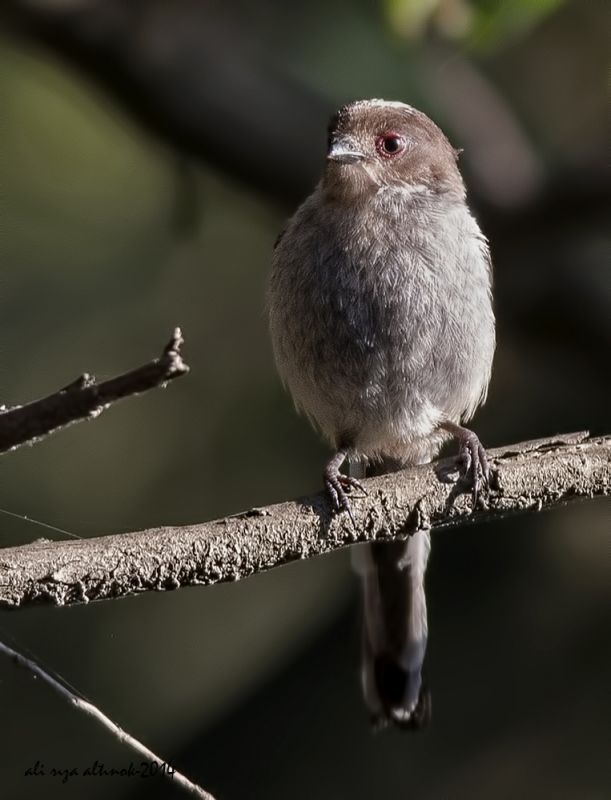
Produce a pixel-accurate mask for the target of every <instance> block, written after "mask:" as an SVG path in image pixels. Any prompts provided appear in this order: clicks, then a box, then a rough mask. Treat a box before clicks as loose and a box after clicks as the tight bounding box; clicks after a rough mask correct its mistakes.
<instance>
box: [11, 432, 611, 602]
mask: <svg viewBox="0 0 611 800" xmlns="http://www.w3.org/2000/svg"><path fill="white" fill-rule="evenodd" d="M489 457H490V460H491V466H492V480H491V489H490V491H489V492H488V493H487V495H486V496H485V497H484V498H482V499H481V501H480V504H479V506H478V508H477V509H475V510H474V511H472V508H471V499H470V497H468V496H464V495H461V496H457V493H456V490H455V488H454V487H453V486H452V485H449V484H448V483H444V482H442V481H440V480H439V477H438V475H439V474H440V467H444V468H445V469H446V470H447V466H448V462H447V461H445V462H436V463H435V464H429V465H424V466H421V467H413V468H410V469H407V470H404V471H402V472H398V473H394V474H392V475H385V476H382V477H379V478H372V479H370V480H367V481H365V486H366V488H367V490H368V492H369V494H368V496H367V497H366V498H362V499H360V498H359V499H357V498H354V499H353V501H352V508H353V513H354V517H355V522H356V524H355V526H352V525H351V524H350V521H349V519H348V517H347V515H345V514H341V515H332V514H331V513H330V510H329V506H328V503H327V500H326V498H325V497H324V496H323V495H316V496H314V497H310V498H305V499H301V500H297V501H293V502H287V503H280V504H278V505H274V506H269V507H267V508H254V509H251V510H250V511H247V512H245V513H242V514H237V515H235V516H231V517H227V518H225V519H219V520H214V521H212V522H204V523H202V524H199V525H185V526H178V527H162V528H154V529H151V530H144V531H137V532H134V533H123V534H118V535H110V536H104V537H99V538H93V539H85V540H79V541H61V542H51V541H48V540H42V541H41V540H39V541H37V542H34V543H32V544H29V545H25V546H21V547H13V548H5V549H4V550H0V607H4V608H13V609H15V608H21V607H23V606H27V605H29V604H31V603H35V602H44V603H52V604H55V605H58V606H66V605H72V604H75V603H86V602H89V601H93V600H104V599H110V598H116V597H127V596H129V595H135V594H139V593H141V592H146V591H164V590H169V589H177V588H179V587H183V586H193V585H196V584H200V585H207V584H214V583H219V582H221V581H234V580H238V579H240V578H246V577H248V576H249V575H253V574H255V573H259V572H263V571H265V570H268V569H271V568H273V567H277V566H280V565H281V564H286V563H288V562H290V561H296V560H298V559H305V558H312V557H313V556H317V555H322V554H324V553H328V552H330V551H332V550H337V549H339V548H342V547H345V546H347V545H351V544H354V543H356V542H367V541H372V540H373V539H391V538H394V537H400V536H406V535H409V533H410V532H413V531H414V530H416V529H418V528H420V527H431V528H433V529H438V528H446V527H449V526H454V525H457V524H460V523H464V522H466V521H477V520H480V519H482V518H485V517H490V516H502V515H505V514H508V513H511V512H526V511H538V510H540V509H542V508H546V507H549V506H553V505H557V504H559V503H563V502H565V501H568V500H571V499H573V498H580V497H581V498H587V497H594V496H602V495H608V494H609V492H610V490H611V437H600V438H588V435H587V434H586V433H580V434H569V435H563V436H556V437H553V438H550V439H539V440H535V441H531V442H525V443H522V444H516V445H509V446H507V447H502V448H498V449H496V450H491V451H489Z"/></svg>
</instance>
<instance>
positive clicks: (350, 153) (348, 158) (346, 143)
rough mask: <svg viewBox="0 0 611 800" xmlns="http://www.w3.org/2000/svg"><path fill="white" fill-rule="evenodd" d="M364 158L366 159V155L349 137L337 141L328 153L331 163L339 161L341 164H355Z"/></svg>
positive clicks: (332, 144)
mask: <svg viewBox="0 0 611 800" xmlns="http://www.w3.org/2000/svg"><path fill="white" fill-rule="evenodd" d="M364 158H366V156H365V153H363V152H361V150H359V149H358V147H357V146H356V143H355V142H354V141H353V140H352V139H350V138H349V137H348V136H342V137H341V138H340V139H335V141H333V142H332V143H331V147H330V148H329V152H328V153H327V159H328V160H329V161H339V163H340V164H354V163H356V162H357V161H362V160H363V159H364Z"/></svg>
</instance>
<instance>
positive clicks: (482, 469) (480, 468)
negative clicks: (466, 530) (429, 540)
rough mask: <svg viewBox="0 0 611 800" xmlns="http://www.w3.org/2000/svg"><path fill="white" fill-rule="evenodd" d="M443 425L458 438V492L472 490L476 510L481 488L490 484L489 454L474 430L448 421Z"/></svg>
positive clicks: (485, 487)
mask: <svg viewBox="0 0 611 800" xmlns="http://www.w3.org/2000/svg"><path fill="white" fill-rule="evenodd" d="M443 427H444V428H445V429H446V430H448V431H449V432H450V433H452V435H453V436H454V437H455V438H456V439H458V448H459V449H458V457H457V459H456V463H457V464H458V481H457V483H456V493H458V492H470V493H471V497H472V499H473V510H475V508H476V506H477V501H478V498H479V493H480V490H481V489H484V490H485V489H488V487H489V485H490V465H489V463H488V456H487V455H486V451H485V449H484V447H483V445H482V443H481V442H480V440H479V438H478V436H477V434H475V433H473V431H470V430H469V429H468V428H463V427H462V426H461V425H455V424H453V423H447V424H445V425H444V426H443Z"/></svg>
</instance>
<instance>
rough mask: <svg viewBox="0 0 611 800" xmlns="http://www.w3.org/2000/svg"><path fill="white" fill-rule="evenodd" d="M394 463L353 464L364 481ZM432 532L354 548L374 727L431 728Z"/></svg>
mask: <svg viewBox="0 0 611 800" xmlns="http://www.w3.org/2000/svg"><path fill="white" fill-rule="evenodd" d="M400 466H401V465H400V464H397V463H396V462H388V461H386V462H384V463H382V464H376V465H372V466H369V467H367V469H366V470H365V469H364V468H363V466H362V465H360V464H352V465H351V467H350V474H351V475H354V477H364V474H363V473H365V474H367V475H374V474H382V473H385V472H391V471H394V470H397V469H399V468H400ZM430 546H431V545H430V536H429V533H428V531H426V530H421V531H417V532H416V533H414V534H413V535H412V536H410V537H409V538H408V539H406V540H405V541H396V542H384V543H383V542H376V543H374V544H371V545H362V546H360V547H355V548H353V551H352V552H353V558H352V563H353V566H354V569H355V570H356V571H357V572H358V573H359V575H360V577H361V581H362V595H363V653H362V666H361V677H362V686H363V694H364V698H365V702H366V704H367V708H368V710H369V714H370V716H371V719H372V722H373V723H374V725H375V726H376V727H382V726H386V725H388V724H389V723H394V724H396V725H398V726H399V727H402V728H411V729H419V728H422V727H424V726H425V725H427V724H428V722H429V720H430V713H431V699H430V692H429V691H428V689H427V687H426V686H425V685H424V683H423V680H422V665H423V662H424V656H425V653H426V643H427V636H428V625H427V610H426V596H425V592H424V574H425V571H426V565H427V561H428V557H429V551H430Z"/></svg>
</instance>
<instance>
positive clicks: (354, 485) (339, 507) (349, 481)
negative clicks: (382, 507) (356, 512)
mask: <svg viewBox="0 0 611 800" xmlns="http://www.w3.org/2000/svg"><path fill="white" fill-rule="evenodd" d="M324 481H325V488H326V490H327V493H328V495H329V497H330V499H331V505H332V506H333V509H334V511H336V512H341V511H345V512H346V514H347V515H348V517H349V518H350V522H351V523H352V525H353V526H354V527H356V522H355V519H354V516H353V514H352V509H351V508H350V502H349V500H348V495H347V494H346V491H348V492H351V491H352V489H358V490H359V491H360V492H362V493H363V495H365V496H366V495H367V490H366V489H365V487H364V486H363V485H362V484H361V482H360V481H358V480H357V479H356V478H353V477H352V476H351V475H344V474H343V473H341V472H339V470H330V469H328V470H326V471H325V475H324Z"/></svg>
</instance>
